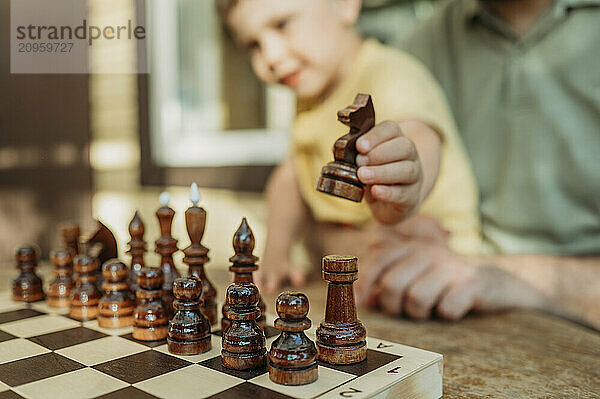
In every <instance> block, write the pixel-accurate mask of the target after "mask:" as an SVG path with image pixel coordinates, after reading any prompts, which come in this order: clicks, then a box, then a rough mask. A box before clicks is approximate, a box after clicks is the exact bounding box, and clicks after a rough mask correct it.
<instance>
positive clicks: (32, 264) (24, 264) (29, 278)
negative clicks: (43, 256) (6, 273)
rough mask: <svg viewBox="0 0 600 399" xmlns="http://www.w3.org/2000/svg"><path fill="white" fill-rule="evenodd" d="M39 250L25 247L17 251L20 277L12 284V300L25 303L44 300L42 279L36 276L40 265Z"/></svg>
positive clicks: (29, 246) (16, 256)
mask: <svg viewBox="0 0 600 399" xmlns="http://www.w3.org/2000/svg"><path fill="white" fill-rule="evenodd" d="M38 256H39V249H38V248H37V247H36V246H33V245H27V246H23V247H21V248H19V249H17V250H16V252H15V260H16V261H17V269H19V275H18V276H17V278H15V279H14V280H13V283H12V299H13V300H15V301H23V302H37V301H41V300H43V299H44V290H43V289H42V279H40V278H39V276H38V275H37V274H35V268H36V267H37V264H38Z"/></svg>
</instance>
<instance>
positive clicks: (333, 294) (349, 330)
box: [317, 255, 367, 364]
mask: <svg viewBox="0 0 600 399" xmlns="http://www.w3.org/2000/svg"><path fill="white" fill-rule="evenodd" d="M323 278H324V279H325V280H326V281H327V305H326V309H325V320H324V321H322V322H321V325H320V326H319V328H318V329H317V349H318V351H319V360H321V361H323V362H327V363H332V364H352V363H358V362H361V361H363V360H365V359H366V357H367V343H366V336H367V330H366V329H365V327H364V326H363V324H362V323H361V322H360V320H358V319H357V317H356V304H355V302H354V291H353V289H352V284H353V283H354V282H355V281H356V280H357V279H358V258H356V257H355V256H343V255H327V256H325V257H324V258H323Z"/></svg>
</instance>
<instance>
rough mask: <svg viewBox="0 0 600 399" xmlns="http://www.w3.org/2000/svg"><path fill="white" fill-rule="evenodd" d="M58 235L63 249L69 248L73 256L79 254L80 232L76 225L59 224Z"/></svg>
mask: <svg viewBox="0 0 600 399" xmlns="http://www.w3.org/2000/svg"><path fill="white" fill-rule="evenodd" d="M59 228H60V235H61V237H62V240H63V245H64V246H65V248H69V249H71V250H72V251H73V255H78V254H79V237H80V235H81V230H80V228H79V225H78V224H77V223H66V222H65V223H61V224H60V227H59Z"/></svg>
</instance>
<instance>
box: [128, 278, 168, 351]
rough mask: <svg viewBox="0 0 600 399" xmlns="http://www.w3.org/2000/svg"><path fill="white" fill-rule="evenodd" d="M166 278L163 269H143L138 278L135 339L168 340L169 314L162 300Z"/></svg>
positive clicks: (134, 314)
mask: <svg viewBox="0 0 600 399" xmlns="http://www.w3.org/2000/svg"><path fill="white" fill-rule="evenodd" d="M164 281H165V278H164V274H163V271H162V269H159V268H156V267H143V268H142V269H141V270H140V273H139V274H138V276H137V283H138V290H137V292H136V293H135V295H136V298H137V306H136V308H135V311H134V312H133V338H135V339H138V340H140V341H158V340H161V339H165V338H167V332H168V329H169V312H168V308H167V306H166V305H165V303H164V302H163V300H162V297H163V289H162V287H163V284H164Z"/></svg>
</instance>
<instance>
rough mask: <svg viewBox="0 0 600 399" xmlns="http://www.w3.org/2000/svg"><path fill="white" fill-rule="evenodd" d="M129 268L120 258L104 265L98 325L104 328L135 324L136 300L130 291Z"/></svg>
mask: <svg viewBox="0 0 600 399" xmlns="http://www.w3.org/2000/svg"><path fill="white" fill-rule="evenodd" d="M128 274H129V269H128V268H127V266H125V264H124V263H122V262H119V260H118V259H112V260H109V261H107V262H105V263H104V264H103V265H102V275H103V277H104V282H103V283H102V289H103V290H104V295H102V298H100V303H99V305H98V313H99V314H98V325H99V326H100V327H104V328H120V327H127V326H130V325H132V324H133V309H134V300H133V296H132V295H131V292H130V291H129V284H127V277H128Z"/></svg>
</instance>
